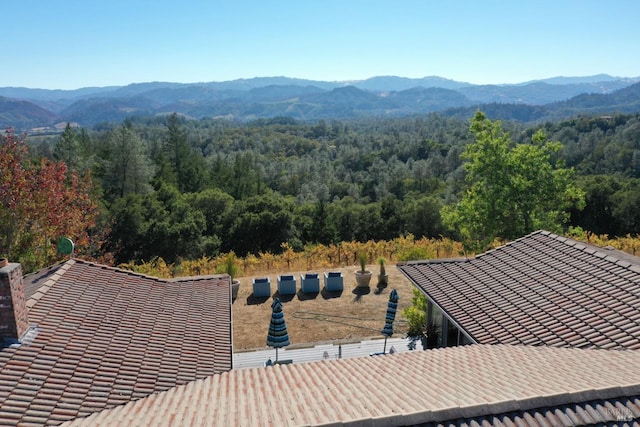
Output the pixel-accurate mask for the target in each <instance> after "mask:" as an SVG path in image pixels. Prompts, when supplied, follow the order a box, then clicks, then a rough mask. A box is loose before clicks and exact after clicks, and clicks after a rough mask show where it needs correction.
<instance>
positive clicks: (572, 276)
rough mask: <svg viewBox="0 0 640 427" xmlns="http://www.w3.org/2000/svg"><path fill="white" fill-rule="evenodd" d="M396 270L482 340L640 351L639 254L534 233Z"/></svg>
mask: <svg viewBox="0 0 640 427" xmlns="http://www.w3.org/2000/svg"><path fill="white" fill-rule="evenodd" d="M398 268H399V269H400V270H401V271H402V272H403V273H404V274H405V275H406V276H407V277H408V278H409V279H410V280H411V281H412V282H413V283H414V284H416V285H417V286H418V287H419V288H421V289H422V290H423V291H424V292H425V293H426V294H427V296H428V297H429V298H430V299H431V300H432V301H434V302H435V303H436V304H437V305H439V306H440V307H441V308H442V309H443V310H444V312H445V313H446V314H447V315H448V316H449V317H450V318H451V319H453V321H454V322H455V323H457V324H458V325H460V326H461V328H462V329H463V330H464V331H465V332H466V333H467V334H468V335H469V336H470V337H471V338H472V339H474V340H475V341H476V342H478V343H481V344H496V343H502V344H527V345H551V346H558V347H579V348H592V347H598V348H611V349H622V348H627V349H640V326H639V325H640V310H639V309H638V308H639V307H640V258H636V257H633V256H631V255H629V254H626V253H623V252H620V251H617V250H613V249H605V248H599V247H596V246H591V245H587V244H584V243H580V242H576V241H574V240H571V239H567V238H564V237H560V236H557V235H554V234H551V233H549V232H546V231H539V232H535V233H532V234H530V235H528V236H525V237H523V238H521V239H518V240H516V241H514V242H511V243H509V244H507V245H505V246H502V247H500V248H497V249H494V250H491V251H488V252H486V253H484V254H481V255H478V256H477V257H475V258H470V259H456V260H431V261H418V262H409V263H406V264H399V265H398Z"/></svg>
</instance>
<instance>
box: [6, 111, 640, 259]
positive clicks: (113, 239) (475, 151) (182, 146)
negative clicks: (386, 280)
mask: <svg viewBox="0 0 640 427" xmlns="http://www.w3.org/2000/svg"><path fill="white" fill-rule="evenodd" d="M7 138H9V139H11V140H15V139H16V136H15V135H13V134H11V133H10V132H8V133H7V135H5V138H4V144H6V141H7ZM28 142H29V149H30V151H29V156H30V158H29V161H28V162H27V161H25V160H24V159H23V160H22V161H23V163H25V162H26V163H30V164H37V163H38V161H39V160H38V159H44V161H46V162H50V163H51V164H64V165H65V168H66V171H65V177H64V179H63V182H67V183H70V182H71V181H72V179H71V178H72V177H83V180H82V182H83V185H84V187H83V188H82V189H79V190H78V191H80V192H81V193H82V194H84V195H87V196H88V197H89V198H90V200H91V201H92V202H93V203H95V205H96V206H97V208H96V209H95V210H93V211H92V212H94V211H95V216H93V217H92V218H91V221H88V222H87V223H86V224H84V226H85V227H84V230H85V235H84V237H83V238H84V240H82V239H80V240H81V241H83V242H91V244H86V245H84V246H83V247H81V248H79V250H83V251H85V253H86V256H91V257H94V258H96V259H103V260H109V261H111V262H114V263H123V262H136V261H145V260H146V261H148V260H150V259H152V258H154V257H161V258H163V259H164V260H166V261H167V262H170V263H173V262H176V261H178V260H180V259H195V258H198V257H201V256H215V255H217V254H220V253H226V252H230V251H234V252H236V253H237V254H238V255H240V256H244V255H246V254H258V253H278V252H280V251H281V250H282V244H283V243H286V244H287V245H289V247H291V248H293V249H295V250H301V249H302V248H303V247H305V246H307V245H313V244H325V245H328V244H333V243H337V242H341V241H361V242H365V241H368V240H391V239H393V238H396V237H398V236H403V235H408V234H411V235H414V236H418V237H422V236H425V237H427V238H431V237H438V236H445V237H449V238H453V239H458V240H465V241H467V242H470V244H471V246H473V247H481V246H482V245H486V244H487V242H488V241H490V240H492V239H493V238H496V237H499V238H512V237H518V236H519V235H521V234H523V233H525V232H529V231H533V230H534V229H536V228H537V227H539V228H549V229H553V230H554V231H561V230H562V229H563V228H564V229H566V228H568V227H582V228H583V229H585V230H589V231H593V232H596V233H598V234H609V235H625V234H638V233H640V218H639V214H638V212H637V209H636V208H635V207H636V206H638V205H640V203H639V202H640V200H638V199H639V198H640V123H639V117H638V116H637V115H621V114H620V115H612V116H605V117H602V116H598V117H586V116H585V117H577V118H575V119H572V120H567V121H562V122H554V123H545V124H541V125H537V126H525V125H522V124H519V123H516V122H505V123H500V122H492V121H491V120H489V119H488V118H487V117H486V116H485V115H484V114H482V113H480V112H478V113H477V114H476V116H475V117H474V118H473V119H472V120H471V124H470V121H469V120H463V119H459V118H451V117H444V116H441V115H438V114H431V115H426V116H425V115H423V116H416V117H410V118H402V119H398V118H396V119H388V120H381V119H361V120H353V121H339V120H331V121H325V120H320V121H317V122H313V123H306V122H299V121H295V120H293V119H290V118H273V119H260V120H256V121H253V122H248V123H240V122H233V121H229V120H222V119H202V120H189V119H187V118H185V117H181V116H178V115H176V114H171V115H167V116H161V117H153V118H135V119H129V120H126V121H124V122H122V123H103V124H100V125H98V126H95V127H94V128H92V129H83V128H75V127H73V126H71V125H67V127H66V128H65V130H64V132H63V133H62V134H61V135H60V136H57V137H48V138H40V139H37V138H35V137H32V138H29V140H28ZM3 150H4V145H3ZM491 153H493V154H491ZM36 169H37V168H36ZM5 172H6V171H5V169H3V172H2V173H3V174H4V175H8V174H7V173H5ZM501 186H502V188H503V190H504V191H501V190H500V188H501ZM504 186H506V187H504ZM470 195H473V197H472V196H470ZM547 196H549V197H547ZM8 207H9V205H8V204H5V202H4V200H3V205H2V209H3V210H4V211H5V214H6V211H7V210H8ZM489 207H490V208H491V210H487V209H488V208H489ZM498 219H499V221H498ZM483 221H484V222H483ZM496 224H498V225H496ZM63 231H64V230H59V231H58V230H56V231H50V232H48V234H49V235H48V236H47V238H50V239H53V238H56V237H58V236H54V235H52V234H55V233H58V234H60V233H63ZM64 233H66V234H68V235H70V236H69V237H72V238H74V237H76V238H78V237H80V236H74V235H71V234H73V233H72V232H70V231H64ZM74 233H76V235H77V234H79V233H78V232H75V231H74ZM87 236H88V237H87ZM11 245H12V243H11V242H9V241H8V240H5V241H4V242H2V246H0V251H2V252H5V253H9V252H14V253H16V252H15V249H11V248H12V247H13V246H11ZM23 246H24V245H23ZM22 250H23V251H25V250H26V249H24V248H23V249H22Z"/></svg>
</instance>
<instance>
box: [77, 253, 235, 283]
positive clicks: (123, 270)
mask: <svg viewBox="0 0 640 427" xmlns="http://www.w3.org/2000/svg"><path fill="white" fill-rule="evenodd" d="M76 261H78V262H80V263H82V264H86V265H92V266H96V267H100V268H104V269H106V270H113V271H117V272H120V273H125V274H130V275H133V276H138V277H143V278H146V279H150V280H155V281H158V282H166V283H173V282H192V281H194V280H209V279H216V278H220V277H222V276H225V275H224V274H208V275H201V276H179V277H168V278H167V277H159V276H152V275H150V274H145V273H140V272H139V271H133V270H127V269H126V268H122V267H117V266H112V265H107V264H100V263H97V262H93V261H87V260H81V259H77V260H76Z"/></svg>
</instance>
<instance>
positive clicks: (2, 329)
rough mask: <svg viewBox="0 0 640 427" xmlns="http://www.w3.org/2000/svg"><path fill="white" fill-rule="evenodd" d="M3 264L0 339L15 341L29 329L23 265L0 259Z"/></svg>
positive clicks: (0, 286)
mask: <svg viewBox="0 0 640 427" xmlns="http://www.w3.org/2000/svg"><path fill="white" fill-rule="evenodd" d="M3 261H4V262H3ZM3 264H5V266H3V267H1V268H0V339H4V340H7V341H15V340H20V339H21V338H22V336H23V335H24V334H25V332H27V331H28V330H29V318H28V311H27V304H26V298H25V295H24V283H23V281H22V266H21V265H20V264H19V263H7V262H6V260H0V266H2V265H3Z"/></svg>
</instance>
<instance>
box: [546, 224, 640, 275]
mask: <svg viewBox="0 0 640 427" xmlns="http://www.w3.org/2000/svg"><path fill="white" fill-rule="evenodd" d="M546 235H548V236H549V237H550V238H552V239H554V240H557V241H558V242H560V243H564V244H565V245H567V246H570V247H573V248H574V249H577V250H579V251H582V252H586V253H588V254H589V255H593V256H595V257H598V258H602V259H604V260H605V261H609V262H611V263H613V264H615V265H618V266H620V267H622V268H626V269H629V270H632V271H634V272H636V273H640V258H639V257H637V256H635V255H632V254H630V253H627V252H625V251H622V250H620V249H616V248H614V247H613V246H605V247H603V246H597V245H594V244H592V243H587V242H582V241H580V240H576V239H573V238H571V237H566V236H560V235H557V234H553V233H547V234H546Z"/></svg>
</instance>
